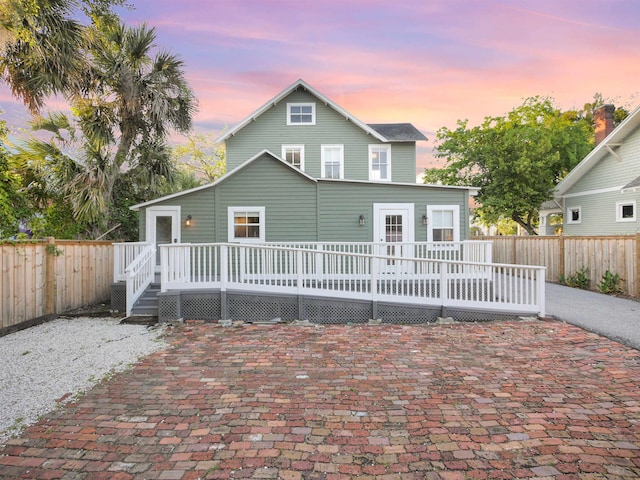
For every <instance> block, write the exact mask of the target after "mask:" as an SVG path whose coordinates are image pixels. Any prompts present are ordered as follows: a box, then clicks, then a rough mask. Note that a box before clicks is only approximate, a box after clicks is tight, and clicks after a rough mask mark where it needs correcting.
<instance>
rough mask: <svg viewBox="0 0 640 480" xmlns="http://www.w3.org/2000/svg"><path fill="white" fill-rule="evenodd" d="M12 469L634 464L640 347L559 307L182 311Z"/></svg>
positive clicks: (339, 471) (560, 468) (15, 443)
mask: <svg viewBox="0 0 640 480" xmlns="http://www.w3.org/2000/svg"><path fill="white" fill-rule="evenodd" d="M170 338H171V342H172V348H171V349H169V350H166V351H164V352H160V353H157V354H154V355H152V356H151V357H148V358H147V359H145V360H143V361H142V362H141V363H139V364H138V365H137V366H135V368H133V369H132V370H131V371H129V372H126V373H123V374H119V375H117V376H116V377H115V378H113V379H111V380H110V381H107V382H105V383H103V384H101V385H99V386H98V387H96V388H94V389H93V390H92V391H91V392H89V393H88V394H87V395H85V396H84V397H82V398H80V399H79V400H78V401H77V403H75V404H71V405H68V406H66V407H65V408H63V409H61V410H60V411H59V412H57V413H55V414H52V415H50V416H48V417H47V418H45V419H43V420H42V421H41V422H40V423H39V424H37V425H35V426H33V427H31V428H29V429H28V430H26V431H25V432H24V434H23V436H22V437H21V438H16V439H13V440H11V441H9V444H8V445H7V446H6V447H5V448H3V449H0V472H2V476H3V478H9V477H11V478H13V477H22V478H39V479H43V478H69V479H84V478H117V479H129V478H150V479H151V478H160V479H180V478H282V479H316V478H318V479H320V478H322V479H325V478H326V479H331V478H397V479H411V478H421V479H423V478H427V479H440V478H441V479H463V478H477V479H481V478H515V477H517V478H554V479H560V478H579V479H596V478H603V479H604V478H606V479H615V478H639V477H640V424H639V422H640V360H639V354H638V351H637V350H633V349H629V348H627V347H624V346H622V345H620V344H617V343H615V342H612V341H610V340H607V339H604V338H602V337H600V336H597V335H595V334H591V333H588V332H585V331H583V330H580V329H578V328H576V327H573V326H570V325H566V324H563V323H559V322H537V321H522V322H496V323H486V324H456V325H444V326H388V325H384V326H356V325H343V326H327V327H314V326H311V327H301V326H291V325H268V326H260V325H253V326H234V327H230V328H222V327H219V326H216V325H187V326H183V327H178V328H176V329H175V330H174V332H173V333H172V334H171V336H170Z"/></svg>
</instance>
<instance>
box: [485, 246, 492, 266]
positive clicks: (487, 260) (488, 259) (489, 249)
mask: <svg viewBox="0 0 640 480" xmlns="http://www.w3.org/2000/svg"><path fill="white" fill-rule="evenodd" d="M484 245H485V258H484V259H483V262H484V263H493V242H486V243H485V244H484Z"/></svg>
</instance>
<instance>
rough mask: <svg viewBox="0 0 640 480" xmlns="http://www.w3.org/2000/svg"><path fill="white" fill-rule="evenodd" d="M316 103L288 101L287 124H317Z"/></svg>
mask: <svg viewBox="0 0 640 480" xmlns="http://www.w3.org/2000/svg"><path fill="white" fill-rule="evenodd" d="M315 124H316V104H315V103H287V125H315Z"/></svg>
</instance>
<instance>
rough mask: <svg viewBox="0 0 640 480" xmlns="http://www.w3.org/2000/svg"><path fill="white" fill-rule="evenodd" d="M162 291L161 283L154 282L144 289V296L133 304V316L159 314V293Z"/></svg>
mask: <svg viewBox="0 0 640 480" xmlns="http://www.w3.org/2000/svg"><path fill="white" fill-rule="evenodd" d="M159 292H160V283H159V282H158V283H156V282H153V283H152V284H151V285H149V287H147V289H146V290H145V291H144V293H143V294H142V296H141V297H140V298H139V299H138V301H137V302H136V303H135V305H134V306H133V309H132V310H131V315H132V316H155V317H157V316H158V293H159Z"/></svg>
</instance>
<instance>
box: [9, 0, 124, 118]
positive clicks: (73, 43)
mask: <svg viewBox="0 0 640 480" xmlns="http://www.w3.org/2000/svg"><path fill="white" fill-rule="evenodd" d="M123 1H124V0H0V78H2V79H3V80H4V81H5V82H7V83H8V84H9V86H10V88H11V91H12V93H13V95H14V96H15V97H17V98H20V99H21V100H22V101H23V102H24V104H25V105H26V106H27V107H28V108H29V110H30V111H31V112H32V113H38V112H39V111H40V110H41V109H42V107H43V106H44V102H45V99H46V98H47V97H48V96H50V95H55V94H63V95H65V96H73V95H75V94H77V93H78V92H80V91H82V89H83V88H84V84H85V81H86V73H87V71H89V69H88V68H87V58H86V44H87V38H86V29H87V27H85V26H84V25H82V24H81V23H80V22H79V21H78V20H76V18H78V16H79V15H78V14H79V10H81V11H83V12H84V13H85V15H86V16H89V17H91V18H92V19H93V20H94V21H95V20H97V19H99V18H101V19H102V21H107V19H113V18H114V16H113V13H112V12H111V7H112V6H113V5H122V3H123Z"/></svg>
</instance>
